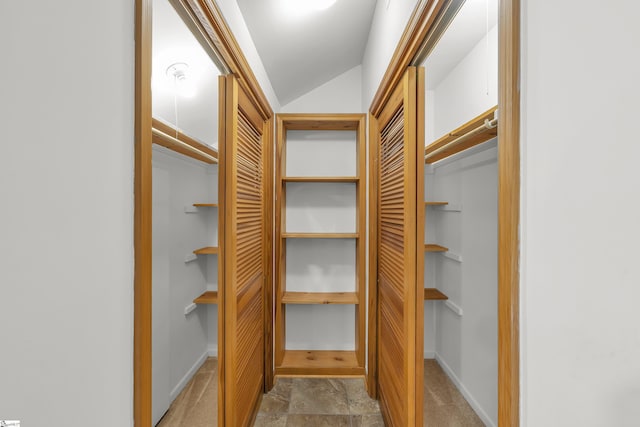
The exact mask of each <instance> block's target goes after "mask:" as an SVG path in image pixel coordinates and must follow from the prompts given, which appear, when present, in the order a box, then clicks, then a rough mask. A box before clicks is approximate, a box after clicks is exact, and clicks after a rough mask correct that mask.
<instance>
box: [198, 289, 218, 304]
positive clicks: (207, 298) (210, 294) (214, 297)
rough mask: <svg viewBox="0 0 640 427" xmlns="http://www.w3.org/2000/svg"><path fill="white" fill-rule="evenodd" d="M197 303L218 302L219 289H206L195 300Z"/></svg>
mask: <svg viewBox="0 0 640 427" xmlns="http://www.w3.org/2000/svg"><path fill="white" fill-rule="evenodd" d="M193 302H194V303H196V304H217V303H218V291H206V292H205V293H203V294H202V295H200V296H199V297H198V298H196V299H194V300H193Z"/></svg>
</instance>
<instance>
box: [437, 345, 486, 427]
mask: <svg viewBox="0 0 640 427" xmlns="http://www.w3.org/2000/svg"><path fill="white" fill-rule="evenodd" d="M435 359H436V361H437V362H438V364H439V365H440V367H441V368H442V370H443V371H444V372H445V373H446V374H447V376H448V377H449V378H450V379H451V381H452V382H453V384H455V386H456V387H457V388H458V390H459V391H460V393H461V394H462V396H464V398H465V399H466V400H467V402H469V405H470V406H471V407H472V408H473V410H474V411H475V412H476V414H478V416H479V417H480V419H481V420H482V422H483V423H484V424H485V425H486V426H488V427H496V423H495V422H494V421H493V420H492V419H491V418H489V416H488V415H487V413H486V412H485V411H484V409H482V406H480V404H479V403H478V401H477V400H476V399H474V398H473V396H472V395H471V393H470V392H469V390H467V388H466V387H465V386H464V384H462V381H460V379H459V378H458V377H457V376H456V374H455V373H454V372H453V370H452V369H451V368H450V367H449V365H447V364H446V363H445V362H444V360H442V357H440V355H439V354H438V353H436V354H435Z"/></svg>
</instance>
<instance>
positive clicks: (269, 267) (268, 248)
mask: <svg viewBox="0 0 640 427" xmlns="http://www.w3.org/2000/svg"><path fill="white" fill-rule="evenodd" d="M273 123H274V120H273V117H270V118H269V119H268V120H267V121H266V123H265V129H264V133H263V142H264V150H265V153H264V162H265V165H264V182H265V183H266V188H265V204H266V206H265V208H264V212H265V231H264V235H265V239H264V245H265V246H264V247H263V251H264V254H265V267H264V268H265V281H264V295H263V300H264V346H265V348H264V391H265V393H266V392H268V391H269V390H271V389H272V388H273V368H274V366H273V322H274V313H273V310H274V306H273V302H274V298H273V273H274V271H273V270H274V269H273V256H274V249H275V248H274V245H273V243H274V242H273V232H274V225H273V210H274V200H273V192H274V189H273V179H274V176H273V154H274V139H273Z"/></svg>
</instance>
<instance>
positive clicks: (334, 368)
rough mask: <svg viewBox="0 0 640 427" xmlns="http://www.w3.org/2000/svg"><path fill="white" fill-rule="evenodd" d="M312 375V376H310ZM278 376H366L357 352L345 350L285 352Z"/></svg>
mask: <svg viewBox="0 0 640 427" xmlns="http://www.w3.org/2000/svg"><path fill="white" fill-rule="evenodd" d="M310 373H311V374H310ZM275 374H276V375H299V376H308V375H310V376H317V375H323V374H324V375H345V376H355V375H358V376H359V375H364V367H363V366H360V365H359V364H358V358H357V356H356V352H355V351H343V350H284V355H283V358H282V363H280V364H279V365H277V366H276V372H275Z"/></svg>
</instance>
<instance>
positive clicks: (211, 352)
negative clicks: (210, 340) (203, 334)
mask: <svg viewBox="0 0 640 427" xmlns="http://www.w3.org/2000/svg"><path fill="white" fill-rule="evenodd" d="M207 356H208V357H218V346H217V345H210V346H209V347H207Z"/></svg>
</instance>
